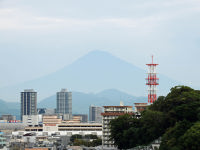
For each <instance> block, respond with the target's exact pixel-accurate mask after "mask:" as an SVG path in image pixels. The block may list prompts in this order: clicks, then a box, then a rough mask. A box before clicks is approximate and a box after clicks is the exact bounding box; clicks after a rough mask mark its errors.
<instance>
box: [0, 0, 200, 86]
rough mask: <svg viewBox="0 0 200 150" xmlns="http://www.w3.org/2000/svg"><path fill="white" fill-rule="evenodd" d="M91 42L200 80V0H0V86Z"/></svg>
mask: <svg viewBox="0 0 200 150" xmlns="http://www.w3.org/2000/svg"><path fill="white" fill-rule="evenodd" d="M92 50H103V51H107V52H110V53H112V54H113V55H115V56H118V57H120V58H121V59H123V60H126V61H128V62H130V63H132V64H134V65H136V66H139V67H140V68H143V69H146V66H145V64H146V63H149V62H150V61H151V57H150V56H151V55H152V54H154V55H155V59H156V62H158V63H159V64H160V66H159V68H158V71H159V73H161V74H165V75H166V76H168V77H171V78H173V79H175V80H178V81H181V82H183V83H186V84H189V85H193V86H198V87H200V67H199V65H200V59H199V57H200V1H199V0H167V1H166V0H0V70H1V71H0V87H4V86H9V85H14V84H17V83H20V82H23V81H26V80H30V79H34V78H37V77H40V76H44V75H46V74H49V73H51V72H54V71H56V70H59V69H60V68H62V67H64V66H66V65H68V64H70V63H72V62H73V61H75V60H76V59H78V58H79V57H81V56H83V55H85V54H87V53H88V52H90V51H92Z"/></svg>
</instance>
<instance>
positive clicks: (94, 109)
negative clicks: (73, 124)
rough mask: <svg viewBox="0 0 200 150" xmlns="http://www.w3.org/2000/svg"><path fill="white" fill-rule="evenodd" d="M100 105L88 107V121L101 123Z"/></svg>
mask: <svg viewBox="0 0 200 150" xmlns="http://www.w3.org/2000/svg"><path fill="white" fill-rule="evenodd" d="M101 113H102V107H99V106H93V105H91V106H90V108H89V121H91V122H96V123H101V122H102V116H101Z"/></svg>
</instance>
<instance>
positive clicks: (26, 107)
mask: <svg viewBox="0 0 200 150" xmlns="http://www.w3.org/2000/svg"><path fill="white" fill-rule="evenodd" d="M23 115H37V92H35V91H34V90H33V89H27V90H24V92H21V120H22V116H23Z"/></svg>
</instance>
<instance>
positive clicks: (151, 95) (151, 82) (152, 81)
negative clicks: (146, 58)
mask: <svg viewBox="0 0 200 150" xmlns="http://www.w3.org/2000/svg"><path fill="white" fill-rule="evenodd" d="M146 65H147V66H148V78H146V85H147V86H148V103H153V102H155V101H156V100H157V94H156V91H157V89H156V86H157V85H159V83H158V80H159V78H157V73H156V66H157V65H158V64H154V63H153V55H152V63H151V64H146Z"/></svg>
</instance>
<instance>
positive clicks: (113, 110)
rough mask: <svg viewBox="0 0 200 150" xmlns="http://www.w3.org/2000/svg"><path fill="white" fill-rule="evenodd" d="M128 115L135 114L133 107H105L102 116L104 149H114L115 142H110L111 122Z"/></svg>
mask: <svg viewBox="0 0 200 150" xmlns="http://www.w3.org/2000/svg"><path fill="white" fill-rule="evenodd" d="M126 113H128V114H133V107H132V106H104V112H103V113H102V116H103V124H102V127H103V130H102V132H103V133H102V134H103V136H102V145H103V146H104V147H113V148H114V141H111V140H109V139H110V129H109V123H110V121H111V120H112V119H115V118H117V117H119V116H121V115H124V114H126Z"/></svg>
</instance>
